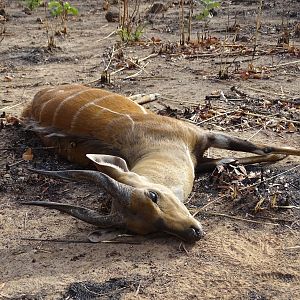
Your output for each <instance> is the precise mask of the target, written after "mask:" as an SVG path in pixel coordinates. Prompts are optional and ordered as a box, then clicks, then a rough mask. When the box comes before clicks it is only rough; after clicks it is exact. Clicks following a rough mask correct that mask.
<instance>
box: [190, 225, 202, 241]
mask: <svg viewBox="0 0 300 300" xmlns="http://www.w3.org/2000/svg"><path fill="white" fill-rule="evenodd" d="M191 236H192V239H193V240H194V241H199V240H200V239H201V238H203V237H204V231H203V229H202V228H201V227H194V226H191Z"/></svg>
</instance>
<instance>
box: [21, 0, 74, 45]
mask: <svg viewBox="0 0 300 300" xmlns="http://www.w3.org/2000/svg"><path fill="white" fill-rule="evenodd" d="M25 4H26V6H27V7H28V8H29V9H30V10H35V9H37V8H38V7H39V6H42V5H43V6H44V13H45V30H46V34H47V40H48V48H49V49H51V48H54V47H55V46H56V45H55V39H54V36H55V34H58V33H63V34H66V33H67V20H68V15H73V16H76V15H78V9H77V8H75V7H74V6H72V5H71V4H70V2H68V1H61V0H59V1H54V0H50V1H47V0H25ZM49 13H50V15H51V17H53V18H54V19H58V18H59V19H60V20H61V25H62V26H63V28H62V29H60V30H57V29H55V28H57V27H58V26H57V24H55V23H57V22H50V20H49ZM53 23H54V24H53Z"/></svg>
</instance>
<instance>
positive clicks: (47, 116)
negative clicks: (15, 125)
mask: <svg viewBox="0 0 300 300" xmlns="http://www.w3.org/2000/svg"><path fill="white" fill-rule="evenodd" d="M145 114H151V112H149V111H147V110H146V109H144V108H143V107H142V106H140V105H138V104H137V103H135V102H134V101H132V100H130V99H128V98H126V97H124V96H121V95H118V94H115V93H112V92H109V91H105V90H101V89H95V88H89V87H85V86H83V85H66V86H58V87H55V88H52V87H51V88H46V89H43V90H42V91H40V92H38V93H37V94H36V95H35V97H34V99H33V101H32V102H31V104H30V105H29V106H28V107H27V108H26V109H25V110H24V112H23V115H22V116H23V118H24V119H26V124H27V125H28V126H29V127H30V128H31V129H32V130H34V131H36V132H38V133H40V134H41V136H42V138H43V141H44V143H45V144H47V145H49V146H54V147H56V148H57V152H58V153H59V154H60V155H62V156H65V157H66V158H67V159H69V160H70V161H74V162H77V163H79V164H87V162H88V160H87V159H86V157H85V154H87V153H106V154H116V155H119V154H120V153H119V151H118V150H117V148H118V147H116V146H115V145H114V144H113V141H114V140H118V138H117V137H116V135H121V136H124V134H122V130H125V131H126V129H125V127H126V128H127V127H132V126H133V123H134V121H133V119H132V118H133V116H135V117H137V116H139V115H141V116H143V115H145ZM112 134H113V135H114V136H112ZM125 135H126V133H125Z"/></svg>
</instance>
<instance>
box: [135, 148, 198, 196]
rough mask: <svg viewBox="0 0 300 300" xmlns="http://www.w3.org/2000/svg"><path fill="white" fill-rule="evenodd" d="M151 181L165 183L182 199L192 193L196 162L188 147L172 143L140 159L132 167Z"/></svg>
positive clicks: (151, 150)
mask: <svg viewBox="0 0 300 300" xmlns="http://www.w3.org/2000/svg"><path fill="white" fill-rule="evenodd" d="M131 171H133V172H135V173H137V174H138V175H141V176H144V177H146V178H147V179H148V180H149V181H150V182H152V183H155V184H160V185H164V186H166V187H167V188H169V189H170V190H171V191H173V192H174V193H175V194H176V195H177V196H178V198H180V200H181V201H183V200H184V199H186V198H187V197H188V195H189V194H190V192H191V190H192V187H193V181H194V162H193V159H192V156H191V154H190V152H189V150H188V149H187V148H186V147H178V146H176V145H171V146H170V147H168V148H164V149H163V150H161V149H160V150H153V149H149V151H148V152H147V153H146V154H144V155H143V156H142V157H141V158H140V159H138V160H137V161H136V162H135V163H134V164H133V167H132V169H131Z"/></svg>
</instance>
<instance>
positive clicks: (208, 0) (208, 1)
mask: <svg viewBox="0 0 300 300" xmlns="http://www.w3.org/2000/svg"><path fill="white" fill-rule="evenodd" d="M199 2H201V4H202V5H203V10H202V12H201V13H200V14H199V15H197V16H196V19H197V20H199V21H205V20H207V19H208V18H212V17H213V15H212V13H211V11H212V10H213V9H215V8H218V7H220V2H218V1H215V0H200V1H199Z"/></svg>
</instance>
